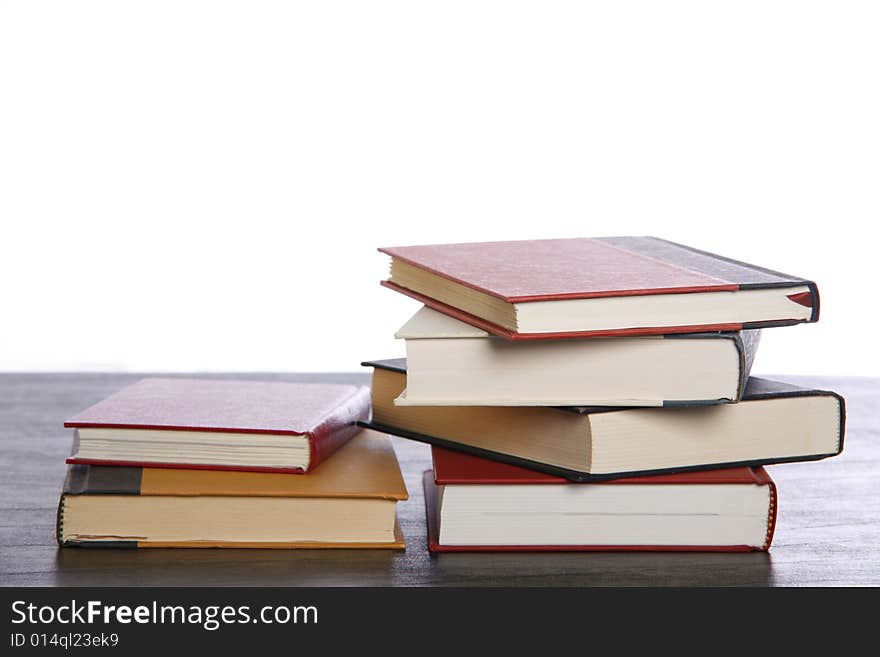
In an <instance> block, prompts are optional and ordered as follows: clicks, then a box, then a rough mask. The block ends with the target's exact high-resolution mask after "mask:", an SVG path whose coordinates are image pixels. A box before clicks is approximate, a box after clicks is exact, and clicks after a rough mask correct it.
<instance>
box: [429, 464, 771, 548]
mask: <svg viewBox="0 0 880 657" xmlns="http://www.w3.org/2000/svg"><path fill="white" fill-rule="evenodd" d="M431 451H432V455H433V461H434V470H433V472H432V471H430V470H428V471H426V472H425V473H424V476H423V482H422V483H423V486H424V490H425V508H426V513H427V524H428V548H429V549H430V550H431V551H432V552H474V551H477V552H479V551H506V550H520V551H562V550H574V551H578V550H649V551H672V550H677V551H678V550H684V551H697V550H699V551H729V552H745V551H753V550H767V549H769V548H770V543H771V542H772V540H773V531H774V529H775V527H776V512H777V506H778V503H777V495H776V486H775V485H774V483H773V480H772V479H771V478H770V476H769V475H768V474H767V472H766V471H765V470H764V469H763V468H746V467H743V468H732V469H722V470H710V471H707V472H693V473H685V474H676V475H665V476H664V475H658V476H653V477H636V478H630V479H618V480H616V481H610V482H604V483H581V484H577V483H571V482H569V481H566V480H565V479H561V478H559V477H553V476H550V475H546V474H540V473H537V472H533V471H530V470H525V469H522V468H518V467H514V466H510V465H506V464H503V463H497V462H493V461H488V460H486V459H481V458H477V457H474V456H469V455H466V454H459V453H455V452H451V451H448V450H445V449H441V448H438V447H434V448H432V450H431Z"/></svg>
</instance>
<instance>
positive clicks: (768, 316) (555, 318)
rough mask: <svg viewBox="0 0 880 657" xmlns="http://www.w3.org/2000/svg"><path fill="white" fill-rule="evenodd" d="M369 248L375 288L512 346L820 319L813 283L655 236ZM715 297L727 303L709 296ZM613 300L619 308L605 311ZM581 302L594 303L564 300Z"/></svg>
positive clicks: (713, 329) (739, 327)
mask: <svg viewBox="0 0 880 657" xmlns="http://www.w3.org/2000/svg"><path fill="white" fill-rule="evenodd" d="M379 251H381V252H383V253H386V254H387V255H390V256H391V258H392V265H391V278H389V279H388V280H386V281H383V282H382V285H384V286H385V287H388V288H390V289H393V290H395V291H397V292H401V293H402V294H406V295H408V296H411V297H413V298H415V299H417V300H419V301H421V302H422V303H424V304H425V305H427V306H430V307H432V308H434V309H435V310H438V311H440V312H443V313H446V314H447V315H450V316H452V317H455V318H457V319H460V320H462V321H465V322H467V323H469V324H472V325H474V326H477V327H479V328H481V329H483V330H485V331H489V332H490V333H493V334H495V335H499V336H501V337H505V338H508V339H513V340H529V339H549V338H561V337H594V336H595V337H599V336H609V335H640V334H665V333H684V332H697V331H721V330H724V331H735V330H740V329H744V328H762V327H768V326H783V325H788V324H796V323H799V322H815V321H817V320H818V318H819V293H818V289H817V287H816V284H815V283H813V282H812V281H808V280H805V279H802V278H799V277H795V276H790V275H788V274H783V273H780V272H776V271H772V270H769V269H765V268H763V267H757V266H755V265H750V264H748V263H744V262H739V261H736V260H731V259H730V258H725V257H723V256H719V255H715V254H713V253H708V252H705V251H700V250H698V249H693V248H691V247H688V246H684V245H681V244H676V243H674V242H669V241H666V240H662V239H658V238H655V237H603V238H572V239H552V240H530V241H508V242H483V243H470V244H434V245H423V246H401V247H385V248H380V249H379ZM720 292H725V293H731V292H733V293H736V294H735V295H730V294H728V295H727V296H725V297H716V296H714V293H720ZM694 293H704V294H699V295H696V296H695V294H694ZM705 293H708V294H705ZM658 297H662V298H660V299H658ZM673 297H674V298H673ZM613 299H627V301H626V302H625V303H621V302H619V301H617V302H613V303H611V304H610V305H609V303H607V302H608V301H609V300H613ZM768 299H769V300H771V303H770V306H768V305H767V303H766V301H767V300H768ZM586 300H592V301H593V302H600V301H603V300H604V301H605V303H592V304H583V303H581V304H572V303H571V302H573V301H581V302H583V301H586ZM753 300H757V302H758V304H759V305H760V304H763V305H760V307H758V306H756V305H754V303H753ZM536 302H542V303H538V304H537V305H536ZM547 302H553V303H550V304H548V303H547ZM563 307H564V308H565V309H566V310H565V311H564V312H563V311H562V310H561V309H562V308H563ZM695 317H696V318H698V321H695V319H694V318H695Z"/></svg>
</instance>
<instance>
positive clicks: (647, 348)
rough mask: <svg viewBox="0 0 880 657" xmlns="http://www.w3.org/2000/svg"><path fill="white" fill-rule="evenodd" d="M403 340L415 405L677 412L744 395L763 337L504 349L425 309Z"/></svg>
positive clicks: (409, 401)
mask: <svg viewBox="0 0 880 657" xmlns="http://www.w3.org/2000/svg"><path fill="white" fill-rule="evenodd" d="M395 335H396V337H398V338H402V339H404V340H406V362H407V377H406V390H405V391H404V392H403V393H402V394H401V395H400V397H398V398H397V399H395V400H394V403H395V404H398V405H413V406H674V405H681V404H696V403H721V402H736V401H739V400H740V399H741V398H742V394H743V390H744V389H745V383H746V380H747V379H748V375H749V369H750V368H751V366H752V362H753V360H754V356H755V350H756V349H757V346H758V339H759V335H760V331H758V330H750V331H741V332H740V331H734V332H714V333H676V334H671V335H666V336H632V337H621V338H595V339H592V340H538V341H532V342H510V341H508V340H504V339H502V338H498V337H496V336H493V335H491V334H490V333H488V332H486V331H484V330H482V329H478V328H476V327H475V326H471V325H470V324H466V323H464V322H461V321H459V320H457V319H455V318H453V317H449V316H447V315H444V314H442V313H439V312H437V311H435V310H432V309H430V308H428V307H423V308H422V309H421V310H419V311H418V312H417V313H416V314H415V315H413V317H412V318H411V319H410V320H409V321H408V322H406V324H404V325H403V326H402V327H401V328H400V329H399V330H398V331H397V333H396V334H395Z"/></svg>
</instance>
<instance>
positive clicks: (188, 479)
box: [57, 378, 407, 548]
mask: <svg viewBox="0 0 880 657" xmlns="http://www.w3.org/2000/svg"><path fill="white" fill-rule="evenodd" d="M369 412H370V397H369V390H368V389H367V388H364V387H357V386H347V385H325V384H303V383H283V382H260V381H229V380H197V379H166V378H154V379H144V380H142V381H140V382H138V383H136V384H134V385H131V386H129V387H127V388H125V389H123V390H121V391H119V392H117V393H116V394H114V395H111V396H110V397H108V398H107V399H105V400H103V401H101V402H99V403H97V404H95V405H94V406H92V407H90V408H88V409H86V410H85V411H83V412H82V413H80V414H79V415H77V416H75V417H73V418H71V419H70V420H69V421H67V422H66V423H65V426H67V427H71V428H73V429H75V434H74V447H73V453H72V455H71V457H70V458H69V459H68V460H67V463H68V464H69V465H68V470H67V478H66V481H65V483H64V489H63V491H62V494H61V500H60V502H59V505H58V523H57V537H58V542H59V544H60V545H62V546H64V547H72V546H79V547H282V548H294V547H348V548H361V547H366V548H403V547H404V544H403V536H402V534H401V532H400V529H399V528H398V525H397V514H396V506H397V502H398V501H399V500H405V499H407V491H406V487H405V486H404V483H403V478H402V476H401V472H400V468H399V466H398V463H397V458H396V456H395V454H394V450H393V448H392V446H391V442H390V439H389V438H388V436H385V435H382V434H381V433H378V432H375V431H371V430H369V429H360V428H359V427H358V426H357V425H356V423H357V421H358V420H365V419H367V418H368V417H369ZM319 465H320V467H318V466H319Z"/></svg>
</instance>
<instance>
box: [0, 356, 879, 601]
mask: <svg viewBox="0 0 880 657" xmlns="http://www.w3.org/2000/svg"><path fill="white" fill-rule="evenodd" d="M201 376H211V377H217V378H228V377H237V378H243V379H264V380H285V381H334V382H360V383H364V384H366V383H367V381H368V376H367V375H366V374H363V373H361V374H354V373H352V374H235V375H216V374H215V375H201ZM141 377H142V375H137V374H0V584H2V585H5V586H16V585H18V586H125V585H133V586H148V585H156V586H163V585H164V586H196V585H201V586H268V585H276V586H277V585H291V586H296V585H309V586H373V585H379V586H422V585H428V586H438V585H443V586H445V585H456V586H487V585H495V586H541V585H544V586H593V585H643V586H644V585H648V586H667V585H671V586H691V585H698V586H701V585H714V586H743V585H744V586H780V585H781V586H799V585H835V586H848V585H875V586H876V585H878V584H880V548H878V545H880V379H874V378H871V379H867V378H825V379H819V378H808V377H785V378H786V379H787V380H790V381H792V382H793V383H799V384H801V385H810V386H815V387H820V388H831V389H834V390H837V391H839V392H841V393H842V394H843V395H844V396H845V397H846V400H847V411H848V418H847V435H846V443H845V449H844V453H843V454H842V455H841V456H839V457H837V458H834V459H829V460H825V461H819V462H815V463H800V464H797V463H796V464H789V465H777V466H772V467H771V468H770V471H771V474H772V475H773V478H774V479H775V480H776V482H777V484H778V486H779V497H780V511H779V522H778V526H777V530H776V538H775V540H774V542H773V547H772V549H771V551H770V553H769V554H765V553H752V554H693V553H689V554H650V553H644V554H637V553H629V554H615V553H571V554H565V553H560V554H525V553H518V554H517V553H507V554H444V555H440V556H430V555H429V553H428V551H427V549H426V548H425V514H424V507H423V498H422V490H421V481H420V478H421V473H422V471H423V470H425V469H427V468H428V467H429V466H428V463H429V450H428V448H427V447H426V446H425V445H421V444H419V443H414V442H410V441H407V440H403V439H399V438H395V439H394V447H395V449H396V450H397V455H398V458H399V459H400V462H401V466H402V467H403V471H404V474H405V477H406V483H407V486H408V488H409V494H410V499H409V501H408V502H405V503H402V504H400V505H399V513H400V520H401V526H402V528H403V532H404V534H405V536H406V542H407V549H406V552H391V551H381V550H376V551H370V550H338V551H335V550H300V551H295V550H290V551H286V550H226V549H223V550H186V549H178V550H168V549H164V550H160V549H156V550H87V549H65V550H61V549H59V548H58V547H57V546H56V544H55V536H54V524H55V509H56V505H57V501H58V494H59V492H60V488H61V482H62V480H63V478H64V472H65V465H64V458H65V457H66V456H67V454H68V453H69V450H70V441H71V436H70V431H69V430H66V429H64V428H63V427H62V423H63V422H64V420H65V419H66V418H68V417H70V416H71V415H73V414H74V413H76V412H78V411H80V410H82V409H83V408H85V407H87V406H89V405H90V404H93V403H94V402H96V401H98V400H100V399H102V398H103V397H105V396H106V395H108V394H110V393H111V392H114V391H115V390H118V389H119V388H121V387H123V386H124V385H127V384H128V383H131V382H133V381H136V380H137V379H139V378H141Z"/></svg>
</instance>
